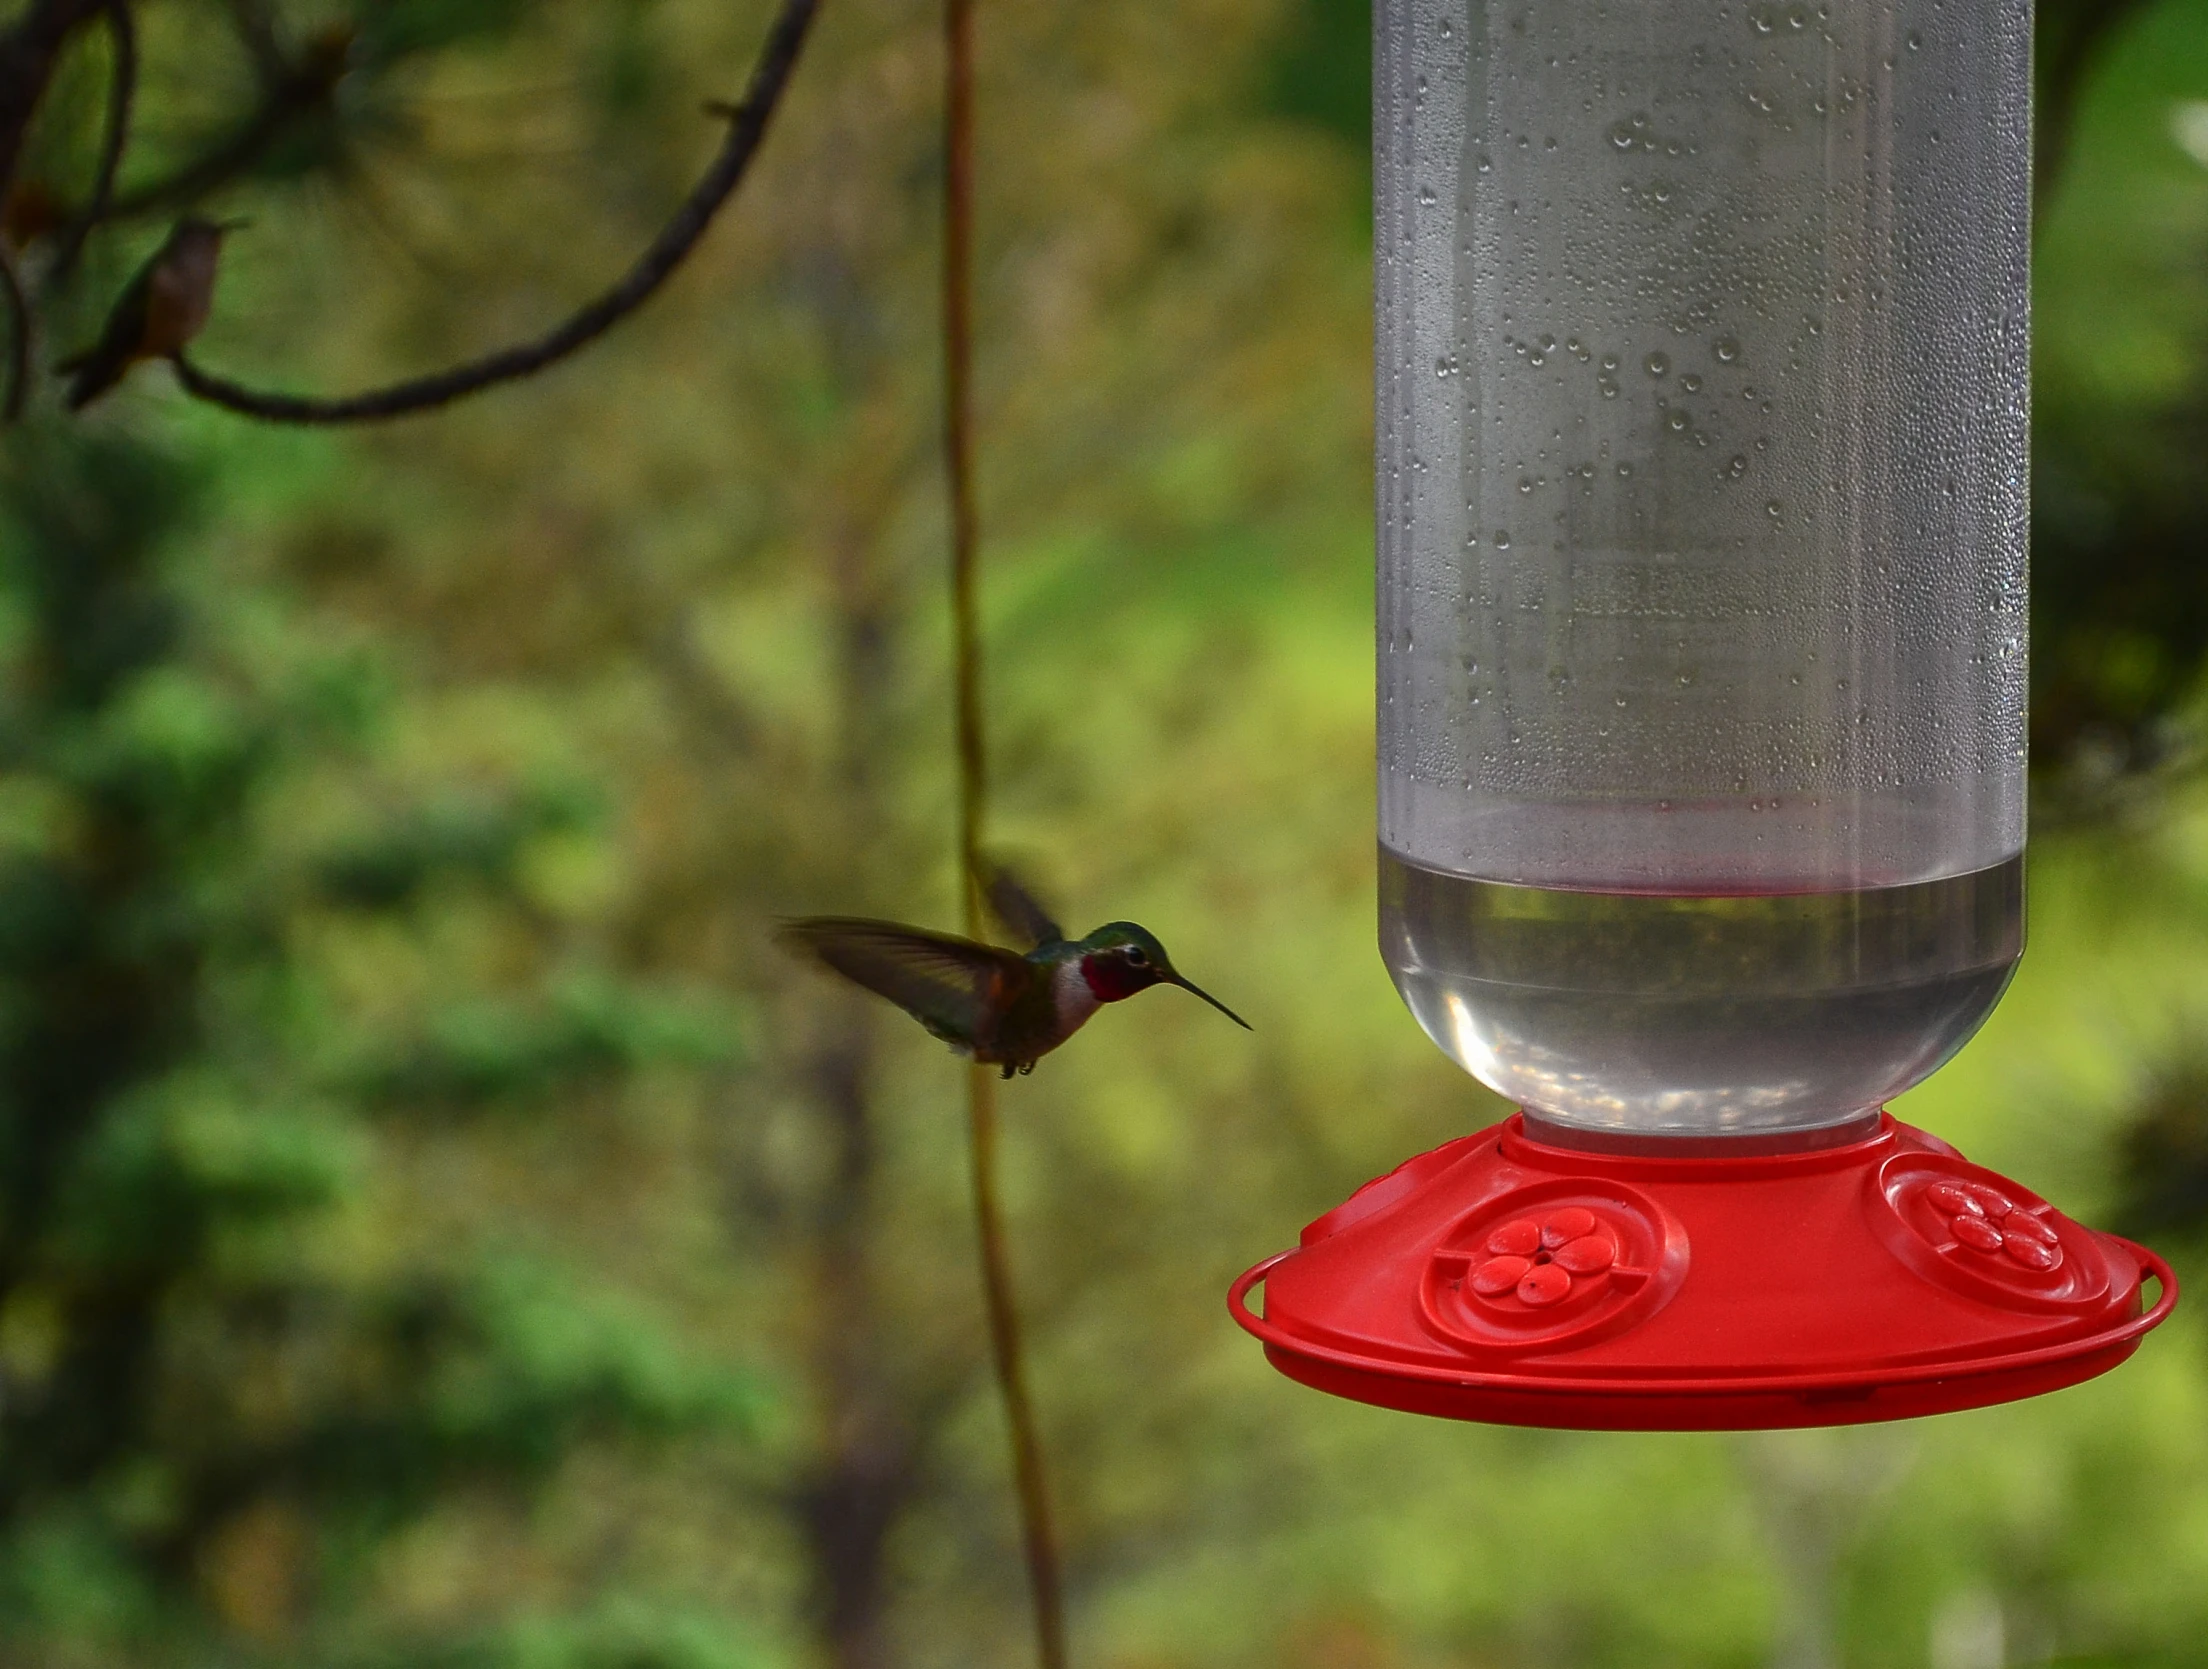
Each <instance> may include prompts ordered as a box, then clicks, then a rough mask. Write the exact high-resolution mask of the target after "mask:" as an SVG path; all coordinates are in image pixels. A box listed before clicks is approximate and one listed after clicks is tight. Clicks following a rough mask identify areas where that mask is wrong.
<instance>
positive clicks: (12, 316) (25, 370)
mask: <svg viewBox="0 0 2208 1669" xmlns="http://www.w3.org/2000/svg"><path fill="white" fill-rule="evenodd" d="M0 293H4V294H5V295H6V297H7V301H8V392H7V396H6V398H5V399H4V400H0V423H13V422H14V421H15V420H16V419H17V418H19V417H21V416H22V415H23V396H24V395H25V394H26V393H27V392H29V389H30V383H31V306H30V302H29V301H28V300H27V299H26V298H25V297H24V294H23V283H22V280H20V279H19V278H17V277H16V276H15V263H14V262H13V261H12V260H10V259H9V258H8V254H7V251H6V250H5V249H0Z"/></svg>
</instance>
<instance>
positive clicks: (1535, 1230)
mask: <svg viewBox="0 0 2208 1669" xmlns="http://www.w3.org/2000/svg"><path fill="white" fill-rule="evenodd" d="M1485 1249H1486V1251H1487V1253H1488V1257H1487V1259H1486V1261H1484V1262H1482V1263H1479V1264H1476V1265H1474V1266H1473V1268H1472V1272H1471V1278H1470V1280H1469V1281H1468V1283H1467V1284H1468V1285H1469V1286H1470V1287H1471V1288H1472V1291H1473V1292H1474V1293H1475V1294H1476V1295H1477V1296H1479V1297H1481V1298H1500V1297H1502V1296H1503V1295H1504V1294H1505V1293H1510V1294H1513V1295H1515V1296H1516V1297H1517V1299H1518V1301H1519V1302H1520V1303H1521V1304H1524V1305H1526V1306H1527V1307H1528V1308H1529V1309H1536V1310H1539V1309H1546V1308H1548V1306H1549V1305H1551V1304H1561V1303H1562V1302H1563V1301H1564V1300H1565V1299H1567V1298H1569V1297H1571V1295H1572V1279H1573V1277H1574V1276H1578V1277H1580V1278H1581V1279H1585V1278H1587V1277H1589V1276H1594V1275H1604V1274H1607V1273H1608V1272H1609V1271H1610V1269H1611V1268H1612V1267H1613V1266H1614V1265H1615V1264H1616V1263H1617V1261H1618V1240H1617V1235H1616V1234H1615V1233H1614V1232H1613V1231H1612V1230H1611V1229H1609V1228H1608V1227H1606V1226H1605V1225H1604V1224H1603V1221H1602V1219H1601V1218H1599V1217H1597V1216H1596V1215H1595V1214H1594V1213H1593V1212H1592V1211H1589V1210H1588V1209H1587V1208H1586V1207H1585V1206H1583V1205H1568V1206H1565V1207H1564V1208H1563V1209H1562V1210H1560V1211H1552V1212H1550V1213H1549V1214H1548V1215H1547V1216H1545V1217H1513V1218H1511V1219H1510V1221H1508V1222H1507V1223H1504V1224H1503V1225H1502V1226H1501V1227H1499V1228H1497V1229H1496V1230H1495V1232H1494V1233H1492V1234H1490V1235H1489V1236H1488V1237H1487V1246H1486V1248H1485Z"/></svg>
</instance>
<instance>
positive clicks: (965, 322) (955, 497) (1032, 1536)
mask: <svg viewBox="0 0 2208 1669" xmlns="http://www.w3.org/2000/svg"><path fill="white" fill-rule="evenodd" d="M943 31H944V46H945V49H946V50H945V54H944V71H945V86H944V152H945V156H944V164H945V166H944V189H943V464H944V471H945V474H946V475H947V476H948V478H949V484H950V499H951V621H952V626H951V631H952V641H953V647H954V659H955V662H956V666H957V674H956V676H957V690H956V700H957V707H958V720H957V726H958V870H959V896H960V899H961V902H962V903H963V906H964V910H965V923H966V936H967V937H968V938H970V939H978V938H980V937H982V935H983V922H982V898H981V883H980V876H981V873H982V865H981V825H982V811H983V806H984V804H985V802H986V799H987V793H988V769H987V767H988V756H987V754H986V752H985V751H984V744H983V736H982V718H981V632H980V626H979V623H978V621H977V618H976V610H975V600H974V593H975V570H976V565H977V561H978V557H979V550H980V544H981V530H980V521H979V518H978V517H977V515H976V514H975V509H974V448H973V352H974V340H973V301H972V296H973V277H972V269H973V233H974V17H973V0H944V11H943ZM995 1070H996V1069H995V1068H994V1067H988V1066H983V1065H981V1064H980V1063H978V1062H976V1063H975V1064H973V1065H971V1066H970V1067H968V1069H967V1074H966V1111H967V1125H968V1131H969V1137H970V1147H971V1153H972V1161H973V1188H974V1228H975V1231H976V1238H977V1240H978V1242H979V1245H980V1252H981V1287H982V1295H983V1298H984V1300H985V1302H986V1304H987V1307H988V1312H989V1347H990V1352H991V1354H992V1356H994V1358H995V1360H996V1369H997V1389H998V1391H999V1393H1000V1394H1001V1395H1002V1397H1003V1399H1004V1417H1005V1424H1006V1426H1007V1428H1008V1429H1009V1432H1010V1436H1011V1441H1012V1478H1013V1483H1014V1485H1015V1486H1016V1488H1017V1489H1018V1491H1019V1502H1020V1539H1021V1541H1022V1543H1023V1544H1024V1545H1025V1549H1026V1553H1027V1577H1028V1586H1029V1588H1030V1589H1031V1590H1032V1592H1033V1594H1034V1602H1035V1655H1036V1658H1037V1660H1038V1662H1039V1663H1040V1664H1041V1666H1042V1669H1065V1665H1066V1617H1065V1600H1064V1595H1063V1593H1062V1591H1061V1585H1060V1580H1059V1573H1058V1544H1057V1539H1056V1537H1055V1535H1054V1534H1053V1532H1052V1530H1051V1522H1050V1490H1049V1486H1048V1483H1047V1482H1046V1480H1045V1478H1044V1476H1043V1445H1042V1439H1041V1437H1040V1436H1039V1435H1038V1434H1037V1432H1036V1429H1035V1408H1034V1405H1033V1404H1032V1403H1031V1402H1030V1401H1029V1400H1028V1394H1027V1369H1026V1366H1025V1362H1024V1359H1023V1357H1022V1355H1021V1350H1020V1315H1019V1306H1018V1303H1017V1301H1016V1299H1015V1296H1014V1294H1013V1290H1012V1266H1011V1261H1010V1257H1009V1254H1008V1252H1007V1250H1006V1247H1005V1238H1004V1214H1003V1211H1002V1208H1001V1206H1000V1204H999V1202H998V1199H997V1083H996V1078H995V1077H994V1073H995Z"/></svg>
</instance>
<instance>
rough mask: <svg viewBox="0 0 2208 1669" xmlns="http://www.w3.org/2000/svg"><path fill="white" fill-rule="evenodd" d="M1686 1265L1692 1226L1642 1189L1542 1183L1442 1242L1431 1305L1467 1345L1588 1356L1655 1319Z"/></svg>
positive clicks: (1430, 1287)
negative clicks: (1589, 1348)
mask: <svg viewBox="0 0 2208 1669" xmlns="http://www.w3.org/2000/svg"><path fill="white" fill-rule="evenodd" d="M1686 1268H1687V1238H1686V1231H1685V1230H1684V1229H1683V1228H1681V1227H1680V1226H1679V1224H1678V1222H1677V1221H1676V1220H1674V1219H1673V1218H1672V1216H1671V1214H1670V1213H1669V1212H1667V1211H1665V1210H1664V1209H1663V1208H1662V1207H1661V1206H1659V1205H1657V1204H1656V1202H1655V1201H1654V1200H1652V1199H1650V1198H1648V1197H1647V1196H1646V1195H1645V1194H1643V1193H1642V1192H1641V1191H1640V1190H1639V1189H1637V1188H1630V1187H1625V1186H1612V1185H1609V1184H1597V1185H1595V1186H1593V1187H1589V1186H1587V1185H1585V1184H1582V1183H1577V1182H1573V1183H1563V1184H1559V1183H1553V1182H1543V1183H1534V1184H1530V1185H1528V1186H1525V1187H1520V1188H1514V1189H1511V1190H1509V1191H1508V1192H1506V1193H1503V1194H1501V1195H1498V1196H1496V1197H1494V1198H1492V1199H1490V1200H1488V1201H1487V1202H1486V1203H1485V1204H1483V1205H1481V1206H1480V1207H1479V1208H1478V1209H1476V1210H1473V1211H1471V1212H1468V1213H1466V1214H1465V1215H1464V1216H1463V1217H1461V1218H1459V1219H1458V1220H1457V1222H1456V1224H1455V1225H1454V1226H1453V1227H1451V1228H1450V1229H1449V1230H1448V1232H1447V1233H1445V1234H1444V1235H1443V1236H1442V1237H1441V1242H1440V1244H1439V1245H1437V1246H1436V1247H1435V1248H1434V1251H1433V1253H1432V1255H1431V1257H1430V1258H1429V1259H1428V1261H1427V1265H1426V1278H1425V1280H1424V1282H1423V1283H1422V1284H1421V1289H1420V1295H1419V1297H1420V1309H1421V1311H1422V1313H1423V1315H1424V1317H1425V1321H1426V1326H1427V1328H1428V1329H1429V1330H1430V1331H1432V1332H1433V1333H1435V1334H1437V1335H1438V1336H1440V1337H1441V1338H1444V1339H1446V1340H1448V1341H1449V1342H1450V1343H1451V1344H1452V1345H1455V1346H1457V1347H1458V1348H1460V1349H1470V1350H1475V1351H1483V1352H1485V1351H1503V1352H1509V1353H1511V1354H1524V1353H1526V1352H1529V1351H1535V1350H1556V1349H1561V1348H1571V1349H1577V1348H1578V1347H1579V1346H1580V1345H1582V1344H1588V1343H1592V1342H1593V1341H1594V1340H1595V1339H1597V1338H1607V1337H1609V1336H1611V1335H1612V1334H1614V1333H1617V1332H1618V1331H1620V1330H1621V1329H1623V1328H1626V1327H1629V1326H1631V1325H1633V1324H1634V1323H1635V1322H1637V1321H1639V1320H1641V1319H1643V1318H1644V1317H1646V1316H1649V1315H1653V1314H1654V1313H1655V1312H1656V1311H1657V1310H1658V1309H1660V1308H1662V1307H1663V1304H1664V1302H1665V1300H1667V1299H1668V1298H1669V1297H1670V1296H1671V1294H1672V1292H1673V1291H1674V1290H1675V1289H1676V1288H1677V1286H1678V1284H1679V1282H1680V1280H1681V1279H1683V1278H1684V1277H1685V1274H1686Z"/></svg>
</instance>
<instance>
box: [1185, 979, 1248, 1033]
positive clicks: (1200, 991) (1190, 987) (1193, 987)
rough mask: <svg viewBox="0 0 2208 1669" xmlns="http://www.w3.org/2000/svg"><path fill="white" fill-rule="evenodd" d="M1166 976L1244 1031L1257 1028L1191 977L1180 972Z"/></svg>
mask: <svg viewBox="0 0 2208 1669" xmlns="http://www.w3.org/2000/svg"><path fill="white" fill-rule="evenodd" d="M1168 977H1169V978H1170V980H1171V982H1172V983H1173V984H1175V985H1178V986H1179V987H1180V988H1181V989H1182V990H1183V991H1193V992H1195V993H1196V995H1197V996H1199V997H1201V998H1203V999H1204V1001H1205V1002H1207V1003H1209V1004H1211V1006H1212V1007H1213V1008H1216V1009H1217V1010H1218V1011H1219V1012H1220V1013H1221V1014H1224V1015H1225V1016H1226V1017H1227V1018H1228V1019H1229V1020H1232V1021H1233V1022H1234V1023H1235V1024H1236V1025H1238V1026H1240V1027H1241V1028H1242V1029H1243V1030H1244V1031H1246V1032H1248V1031H1255V1030H1257V1028H1256V1027H1255V1026H1253V1025H1251V1024H1250V1023H1249V1021H1247V1020H1245V1019H1243V1018H1242V1016H1241V1015H1239V1014H1237V1013H1235V1011H1234V1010H1233V1009H1231V1008H1229V1007H1228V1006H1227V1005H1226V1004H1225V1003H1223V1002H1221V1001H1220V1000H1219V999H1218V998H1217V997H1215V996H1213V995H1212V994H1211V993H1210V992H1209V991H1206V990H1205V989H1204V988H1203V987H1202V986H1201V985H1198V984H1197V983H1196V982H1195V981H1194V980H1192V979H1188V978H1186V977H1184V976H1183V975H1180V974H1173V975H1170V976H1168Z"/></svg>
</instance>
